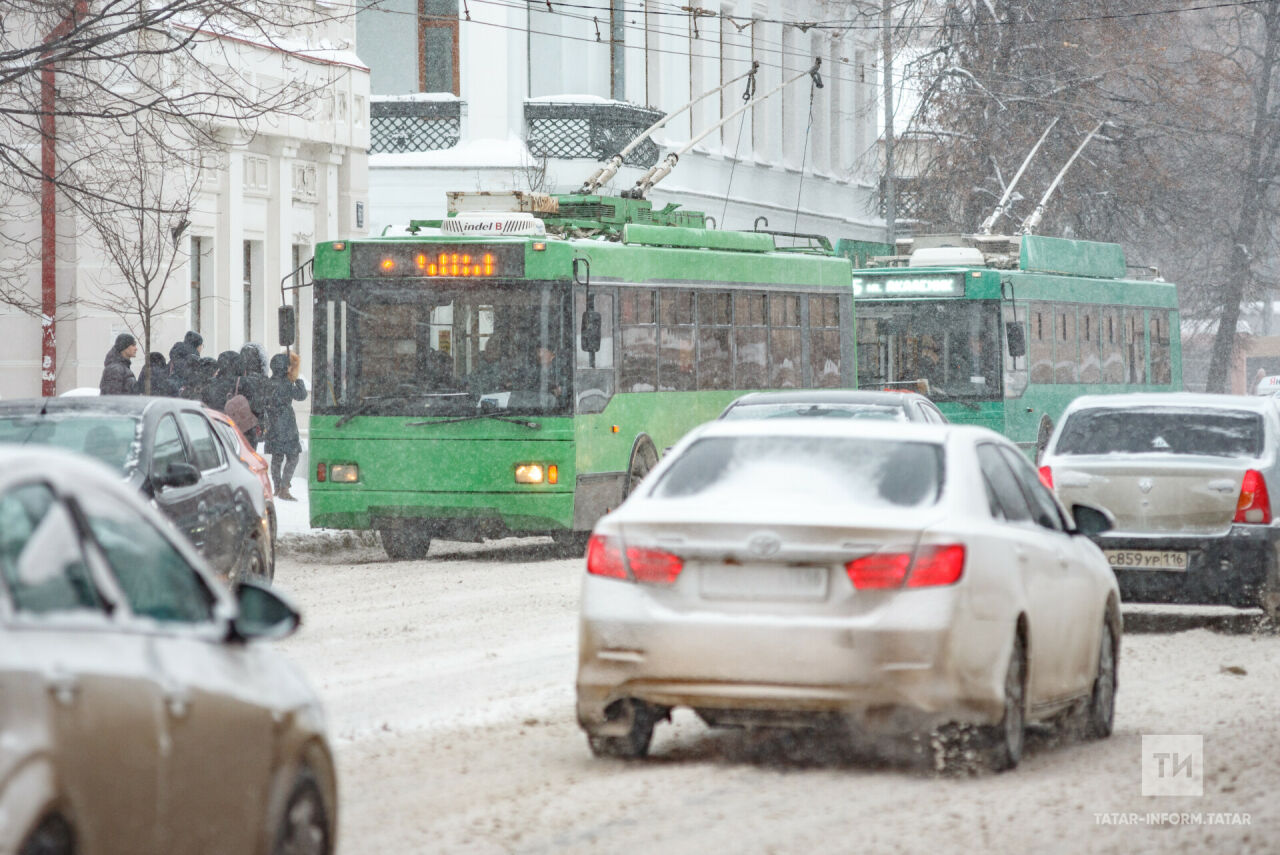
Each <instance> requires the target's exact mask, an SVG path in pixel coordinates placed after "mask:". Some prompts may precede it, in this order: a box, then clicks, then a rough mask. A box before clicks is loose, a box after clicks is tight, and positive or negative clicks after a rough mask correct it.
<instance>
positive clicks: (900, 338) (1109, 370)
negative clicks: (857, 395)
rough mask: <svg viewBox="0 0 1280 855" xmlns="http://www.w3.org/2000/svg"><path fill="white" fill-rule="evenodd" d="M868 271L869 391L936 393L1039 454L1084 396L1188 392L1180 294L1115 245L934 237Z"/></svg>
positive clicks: (959, 412)
mask: <svg viewBox="0 0 1280 855" xmlns="http://www.w3.org/2000/svg"><path fill="white" fill-rule="evenodd" d="M871 263H872V264H874V265H878V266H872V267H865V268H860V269H857V270H855V271H854V275H853V294H854V302H855V304H856V307H857V342H858V344H857V347H858V359H857V364H858V385H859V386H862V387H878V386H882V385H884V386H889V387H898V386H907V385H915V384H919V385H920V386H921V387H924V386H926V385H927V388H928V394H929V395H930V396H931V397H932V398H933V399H934V401H935V403H937V405H938V407H939V409H941V410H942V411H943V413H945V414H946V416H947V418H949V419H951V420H952V421H955V422H964V423H970V424H980V425H985V426H987V427H990V428H992V429H994V430H996V431H998V432H1000V433H1002V434H1004V435H1005V436H1007V437H1009V438H1010V439H1012V440H1013V441H1014V442H1016V443H1018V444H1019V445H1020V446H1022V447H1023V448H1024V449H1026V450H1027V451H1028V453H1033V452H1034V453H1035V454H1036V455H1037V456H1038V454H1039V452H1040V451H1041V450H1043V448H1044V446H1045V444H1046V443H1047V442H1048V440H1049V435H1050V433H1051V432H1052V430H1053V425H1054V422H1055V421H1056V420H1057V419H1058V417H1059V415H1060V414H1061V413H1062V410H1063V408H1064V407H1066V405H1067V403H1068V402H1070V401H1071V400H1072V399H1073V398H1075V397H1076V396H1078V395H1082V394H1085V393H1086V392H1087V393H1091V394H1097V393H1107V392H1131V391H1142V390H1150V391H1172V390H1180V389H1181V388H1182V349H1181V344H1180V341H1179V337H1178V335H1177V331H1178V329H1179V321H1178V296H1177V288H1176V287H1175V286H1174V285H1173V284H1171V283H1168V282H1164V281H1163V280H1160V279H1159V278H1158V277H1157V278H1155V279H1154V280H1152V279H1146V280H1142V279H1135V278H1129V277H1128V276H1127V267H1126V265H1125V257H1124V252H1123V250H1122V249H1121V248H1120V246H1118V245H1116V244H1110V243H1095V242H1090V241H1080V240H1068V239H1063V238H1053V237H1043V236H1039V235H1031V234H1027V235H1017V236H1012V237H1009V236H998V235H929V236H924V237H917V238H914V239H909V240H903V241H899V244H898V254H897V255H894V256H888V257H882V258H879V259H874V260H873V261H872V262H871Z"/></svg>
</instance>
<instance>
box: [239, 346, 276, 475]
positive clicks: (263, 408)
mask: <svg viewBox="0 0 1280 855" xmlns="http://www.w3.org/2000/svg"><path fill="white" fill-rule="evenodd" d="M266 367H267V361H266V359H265V358H264V357H263V355H262V348H260V347H259V346H258V345H256V344H254V343H253V342H249V343H248V344H246V345H245V346H244V347H242V348H240V379H239V380H237V381H236V384H235V388H234V391H233V392H232V397H235V396H236V395H244V396H245V398H247V399H248V401H249V409H250V410H251V411H252V412H253V415H254V418H256V419H257V420H258V423H257V424H256V425H254V426H253V427H252V428H250V429H249V430H247V431H246V430H243V428H242V429H241V430H242V432H243V433H244V435H245V439H247V440H249V444H250V445H252V446H253V450H254V451H257V450H258V443H259V442H261V441H262V437H263V436H264V435H266V432H267V430H268V429H269V428H270V424H269V422H268V421H267V375H266Z"/></svg>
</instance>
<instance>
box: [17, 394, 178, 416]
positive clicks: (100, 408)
mask: <svg viewBox="0 0 1280 855" xmlns="http://www.w3.org/2000/svg"><path fill="white" fill-rule="evenodd" d="M168 404H172V405H174V406H175V407H192V408H201V406H202V405H201V403H200V402H199V401H192V400H188V399H186V398H164V397H148V396H145V395H97V396H87V395H86V396H79V397H71V398H21V399H18V400H12V401H0V415H16V414H26V413H40V414H42V415H49V414H52V413H59V414H62V413H65V414H69V415H92V414H98V415H113V416H117V415H118V416H140V415H142V414H143V413H145V412H146V411H147V410H149V409H151V408H152V407H166V406H167V405H168Z"/></svg>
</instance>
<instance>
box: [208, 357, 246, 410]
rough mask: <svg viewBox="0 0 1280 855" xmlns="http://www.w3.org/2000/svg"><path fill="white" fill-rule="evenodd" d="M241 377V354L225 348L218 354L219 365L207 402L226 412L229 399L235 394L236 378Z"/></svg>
mask: <svg viewBox="0 0 1280 855" xmlns="http://www.w3.org/2000/svg"><path fill="white" fill-rule="evenodd" d="M239 377H240V354H239V353H237V352H236V351H234V350H224V351H222V353H219V354H218V367H217V369H216V370H215V371H214V374H213V382H212V383H210V384H209V396H208V398H207V399H206V400H205V403H206V404H208V405H209V406H210V407H213V408H214V409H215V410H223V411H224V412H225V410H226V406H227V399H228V398H230V397H231V396H232V395H234V394H235V392H234V391H232V390H233V389H235V385H236V380H238V379H239Z"/></svg>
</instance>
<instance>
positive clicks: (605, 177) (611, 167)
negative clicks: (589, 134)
mask: <svg viewBox="0 0 1280 855" xmlns="http://www.w3.org/2000/svg"><path fill="white" fill-rule="evenodd" d="M759 69H760V63H759V62H757V61H752V63H751V69H750V70H749V71H745V72H743V73H742V74H739V75H738V76H737V77H735V78H733V79H732V80H730V81H728V82H727V83H725V84H723V85H721V86H717V87H716V88H714V89H709V90H707V91H706V92H703V93H702V94H701V95H699V96H698V97H697V98H694V99H693V100H692V101H689V102H688V103H686V104H684V105H683V106H681V107H677V108H676V109H674V110H672V111H671V112H670V113H667V114H666V115H665V116H663V117H662V118H661V119H659V120H658V121H656V122H654V123H653V124H652V125H650V126H649V127H648V128H646V129H645V130H644V132H643V133H641V134H640V135H639V136H637V137H636V138H635V139H633V140H631V142H629V143H627V147H626V148H624V149H623V150H622V151H620V152H618V153H617V154H615V155H614V156H613V157H611V158H609V162H608V163H606V164H605V165H604V166H602V167H600V168H599V169H597V170H596V171H595V172H594V173H593V174H592V175H591V177H590V178H588V179H587V180H586V181H585V182H584V183H583V185H582V187H581V188H579V190H578V192H579V193H580V194H583V195H586V194H590V193H594V192H596V191H597V190H599V189H600V188H601V187H603V186H604V185H605V184H607V183H609V181H610V180H612V179H613V176H615V175H617V174H618V170H619V169H620V168H621V167H622V163H623V161H624V160H626V157H627V155H629V154H631V152H632V151H634V150H635V148H636V146H638V145H640V144H641V143H642V142H644V141H645V140H647V139H648V138H649V137H650V135H652V134H653V133H654V132H655V131H658V130H660V129H661V128H662V127H663V126H665V125H666V124H667V122H669V121H671V120H672V119H674V118H675V117H676V116H678V115H680V114H681V113H683V112H684V111H685V110H688V109H690V108H692V107H693V105H694V104H697V103H698V102H699V101H701V100H703V99H704V98H710V97H711V96H712V95H715V94H717V93H719V92H723V91H724V90H725V89H727V88H729V87H730V86H732V85H733V84H735V83H737V82H738V81H739V80H742V79H743V78H744V77H745V78H748V82H747V91H748V92H755V80H756V72H757V71H758V70H759Z"/></svg>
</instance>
